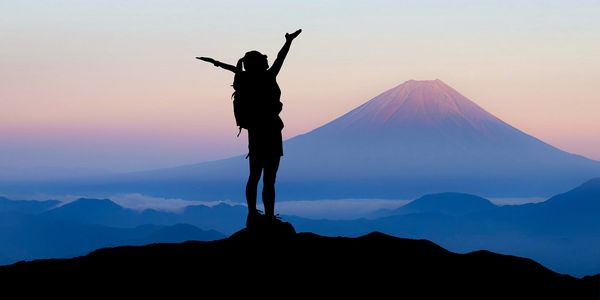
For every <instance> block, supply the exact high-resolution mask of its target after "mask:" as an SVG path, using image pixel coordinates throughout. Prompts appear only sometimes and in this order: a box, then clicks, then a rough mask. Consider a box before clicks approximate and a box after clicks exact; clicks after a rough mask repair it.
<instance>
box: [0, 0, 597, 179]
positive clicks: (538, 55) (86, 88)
mask: <svg viewBox="0 0 600 300" xmlns="http://www.w3.org/2000/svg"><path fill="white" fill-rule="evenodd" d="M0 12H1V14H2V18H0V28H1V29H0V36H1V38H2V46H1V47H0V66H2V67H1V68H0V145H1V146H2V147H1V148H0V169H2V168H4V169H11V170H12V169H28V168H38V167H64V168H92V169H107V170H114V171H133V170H144V169H152V168H161V167H170V166H176V165H183V164H189V163H197V162H201V161H206V160H213V159H218V158H225V157H228V156H231V155H236V154H241V153H243V152H244V151H245V148H246V145H247V144H246V139H245V136H240V137H239V138H236V136H235V135H236V133H237V128H236V126H235V121H234V118H233V113H232V105H231V99H230V95H231V93H232V88H231V86H230V85H231V83H232V80H233V76H232V73H229V72H227V71H224V70H222V69H217V68H215V67H213V66H212V65H209V64H207V63H203V62H200V61H198V60H195V59H194V57H195V56H211V57H214V58H216V59H219V60H222V61H225V62H229V63H232V64H233V63H235V62H236V61H237V59H238V58H239V57H241V56H242V55H243V54H244V53H245V52H246V51H249V50H253V49H256V50H259V51H261V52H264V53H266V54H267V55H269V59H270V60H272V59H273V58H274V57H275V56H276V53H277V51H278V50H279V48H280V47H281V45H282V44H283V42H284V34H285V32H291V31H294V30H296V29H298V28H302V29H303V33H302V34H301V35H300V37H299V38H298V39H297V40H296V41H295V42H294V44H293V45H292V49H291V51H290V54H289V55H288V59H287V60H286V62H285V64H284V67H283V70H282V72H281V74H280V76H279V79H278V80H279V84H280V86H281V88H282V90H283V96H282V101H283V102H284V112H283V114H282V117H283V119H284V121H285V123H286V128H285V129H284V135H285V137H292V136H294V135H297V134H299V133H304V132H307V131H309V130H311V129H313V128H315V127H318V126H320V125H322V124H324V123H326V122H328V121H330V120H332V119H333V118H335V117H337V116H339V115H341V114H343V113H345V112H347V111H349V110H351V109H352V108H354V107H356V106H358V105H360V104H362V103H363V102H365V101H367V100H369V99H371V98H373V97H374V96H376V95H377V94H379V93H380V92H382V91H384V90H387V89H389V88H391V87H393V86H395V85H398V84H400V83H402V82H404V81H406V80H409V79H417V80H420V79H436V78H439V79H441V80H443V81H444V82H445V83H447V84H448V85H450V86H452V87H453V88H455V89H456V90H458V91H459V92H461V93H462V94H463V95H465V96H466V97H468V98H469V99H471V100H473V101H475V102H476V103H478V104H479V105H480V106H481V107H483V108H484V109H486V110H487V111H489V112H490V113H492V114H494V115H496V116H497V117H499V118H501V119H502V120H504V121H506V122H507V123H509V124H511V125H513V126H515V127H517V128H519V129H521V130H523V131H525V132H527V133H529V134H531V135H534V136H536V137H538V138H540V139H542V140H544V141H545V142H548V143H550V144H552V145H554V146H557V147H559V148H561V149H563V150H566V151H569V152H573V153H577V154H581V155H584V156H586V157H589V158H592V159H596V160H600V118H599V117H598V115H599V112H600V96H599V94H598V92H597V90H598V88H600V56H599V55H598V53H600V18H598V16H600V4H599V2H597V1H348V0H344V1H294V2H287V1H258V2H254V1H252V2H251V1H3V2H1V3H0Z"/></svg>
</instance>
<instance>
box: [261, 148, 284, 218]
mask: <svg viewBox="0 0 600 300" xmlns="http://www.w3.org/2000/svg"><path fill="white" fill-rule="evenodd" d="M280 158H281V157H280V156H276V157H273V158H269V159H266V160H265V162H264V176H263V191H262V199H263V203H264V205H265V216H267V217H274V216H275V178H276V177H277V169H279V159H280Z"/></svg>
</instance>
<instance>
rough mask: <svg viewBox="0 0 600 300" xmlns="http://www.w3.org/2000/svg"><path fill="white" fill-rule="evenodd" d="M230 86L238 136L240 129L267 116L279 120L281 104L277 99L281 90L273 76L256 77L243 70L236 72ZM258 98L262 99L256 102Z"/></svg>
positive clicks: (248, 126)
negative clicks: (231, 87) (232, 90)
mask: <svg viewBox="0 0 600 300" xmlns="http://www.w3.org/2000/svg"><path fill="white" fill-rule="evenodd" d="M266 75H267V74H266ZM232 86H233V89H234V92H233V94H232V95H231V97H232V98H233V115H234V117H235V123H236V125H237V126H238V127H239V132H238V134H237V135H238V136H239V135H240V133H241V132H242V129H249V128H251V127H253V126H255V125H257V124H258V123H260V122H263V121H264V119H267V118H269V117H276V118H277V119H278V120H279V122H280V121H281V119H280V118H279V112H281V109H282V106H283V104H282V103H281V101H279V97H280V95H281V90H280V89H279V86H278V85H277V82H276V81H275V78H274V77H273V78H271V77H269V76H268V75H267V76H264V77H259V78H257V77H255V75H249V74H247V73H246V72H243V71H242V72H236V74H235V76H234V80H233V85H232ZM258 100H262V101H260V102H258ZM282 125H283V123H282ZM281 127H283V126H281Z"/></svg>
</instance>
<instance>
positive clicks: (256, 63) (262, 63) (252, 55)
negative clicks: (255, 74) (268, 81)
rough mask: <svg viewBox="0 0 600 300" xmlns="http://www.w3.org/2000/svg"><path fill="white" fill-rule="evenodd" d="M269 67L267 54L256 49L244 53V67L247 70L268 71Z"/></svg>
mask: <svg viewBox="0 0 600 300" xmlns="http://www.w3.org/2000/svg"><path fill="white" fill-rule="evenodd" d="M268 68H269V61H268V60H267V56H266V55H264V54H262V53H260V52H258V51H256V50H253V51H250V52H246V55H244V69H246V71H266V70H267V69H268Z"/></svg>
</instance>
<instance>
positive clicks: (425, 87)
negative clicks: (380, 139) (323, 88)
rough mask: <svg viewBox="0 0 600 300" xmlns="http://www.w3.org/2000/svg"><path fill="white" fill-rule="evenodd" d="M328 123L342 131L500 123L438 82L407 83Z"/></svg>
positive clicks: (412, 81) (484, 127) (480, 125)
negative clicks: (348, 129) (343, 129)
mask: <svg viewBox="0 0 600 300" xmlns="http://www.w3.org/2000/svg"><path fill="white" fill-rule="evenodd" d="M332 123H334V124H335V123H337V124H336V125H337V127H342V128H348V127H351V128H371V129H381V128H396V129H397V128H424V127H437V126H447V125H452V126H457V125H458V126H461V127H463V128H464V127H471V128H475V129H477V130H485V129H486V128H487V127H489V126H490V125H492V124H498V123H504V122H502V121H500V120H499V119H498V118H496V117H495V116H493V115H492V114H490V113H488V112H486V111H485V110H484V109H482V108H481V107H479V106H478V105H477V104H475V103H474V102H473V101H471V100H469V99H467V98H466V97H465V96H463V95H461V94H460V93H459V92H457V91H456V90H454V89H453V88H451V87H450V86H448V85H447V84H446V83H444V82H443V81H441V80H440V79H435V80H408V81H406V82H404V83H402V84H400V85H398V86H396V87H394V88H391V89H389V90H387V91H385V92H383V93H381V94H379V95H378V96H376V97H375V98H373V99H371V100H369V101H368V102H366V103H365V104H363V105H361V106H359V107H357V108H356V109H354V110H352V111H351V112H349V113H347V114H346V115H344V116H342V117H340V118H338V119H337V120H335V121H334V122H332Z"/></svg>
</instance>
